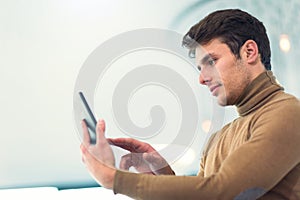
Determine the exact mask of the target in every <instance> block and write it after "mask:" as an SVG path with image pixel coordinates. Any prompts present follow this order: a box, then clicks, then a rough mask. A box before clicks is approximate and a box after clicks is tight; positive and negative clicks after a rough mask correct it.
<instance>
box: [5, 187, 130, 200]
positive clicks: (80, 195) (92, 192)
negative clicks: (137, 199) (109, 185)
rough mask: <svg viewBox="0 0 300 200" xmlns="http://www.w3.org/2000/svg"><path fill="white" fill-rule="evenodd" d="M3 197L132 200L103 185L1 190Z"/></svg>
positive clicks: (33, 199) (36, 199) (47, 199)
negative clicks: (63, 188) (102, 186)
mask: <svg viewBox="0 0 300 200" xmlns="http://www.w3.org/2000/svg"><path fill="white" fill-rule="evenodd" d="M0 197H1V199H5V200H16V199H24V200H41V199H43V200H66V199H105V200H111V199H112V200H130V199H131V198H129V197H127V196H124V195H120V194H117V195H115V194H114V193H113V191H112V190H108V189H105V188H101V187H95V188H81V189H69V190H58V189H57V188H55V187H38V188H20V189H9V190H0Z"/></svg>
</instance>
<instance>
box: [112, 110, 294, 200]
mask: <svg viewBox="0 0 300 200" xmlns="http://www.w3.org/2000/svg"><path fill="white" fill-rule="evenodd" d="M287 124H288V125H287ZM299 124H300V109H299V106H298V108H297V107H293V106H285V107H284V108H282V109H277V112H276V113H274V112H268V113H266V114H264V115H263V116H260V117H259V118H258V119H257V121H256V122H255V123H254V124H253V125H252V127H251V131H252V135H251V138H250V139H249V141H247V142H246V143H244V144H243V145H241V146H240V147H239V148H238V149H236V150H235V151H234V152H233V153H232V154H230V156H228V157H227V158H226V159H225V161H224V162H223V163H222V166H221V167H220V169H219V171H218V172H217V173H215V174H213V175H211V176H209V177H201V176H197V177H186V176H181V177H174V176H147V175H142V174H131V173H127V172H121V171H117V172H116V176H115V182H114V192H115V193H122V194H126V195H128V196H131V197H133V198H136V199H174V200H176V199H205V200H207V199H234V198H235V197H237V196H238V195H239V194H241V193H242V192H247V191H248V192H249V191H259V192H258V193H259V194H257V196H256V197H258V196H261V195H263V194H264V193H266V192H267V191H269V190H270V189H272V188H273V187H274V186H275V185H277V184H278V183H279V182H280V181H281V180H282V179H283V178H284V177H285V176H286V175H287V174H288V173H289V172H290V171H291V170H292V169H293V168H294V167H295V166H296V165H297V164H298V163H299V161H300V154H299V152H300V126H299ZM124 185H126V187H124ZM248 194H249V193H248ZM253 199H254V198H253Z"/></svg>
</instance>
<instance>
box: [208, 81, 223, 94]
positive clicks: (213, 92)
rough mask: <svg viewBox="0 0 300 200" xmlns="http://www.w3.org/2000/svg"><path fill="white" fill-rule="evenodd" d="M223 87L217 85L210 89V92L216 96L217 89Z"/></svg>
mask: <svg viewBox="0 0 300 200" xmlns="http://www.w3.org/2000/svg"><path fill="white" fill-rule="evenodd" d="M220 86H221V84H217V85H213V86H210V87H209V90H210V92H211V93H212V94H213V95H214V96H215V95H216V94H215V93H216V90H217V88H219V87H220Z"/></svg>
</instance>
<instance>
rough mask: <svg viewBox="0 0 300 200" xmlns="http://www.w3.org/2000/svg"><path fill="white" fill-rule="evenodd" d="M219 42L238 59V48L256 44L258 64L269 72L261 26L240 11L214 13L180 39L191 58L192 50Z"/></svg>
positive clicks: (269, 54)
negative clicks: (258, 56) (258, 57)
mask: <svg viewBox="0 0 300 200" xmlns="http://www.w3.org/2000/svg"><path fill="white" fill-rule="evenodd" d="M216 38H219V39H220V40H221V41H222V42H224V43H225V44H227V46H228V47H229V48H230V50H231V52H232V53H233V54H234V55H235V56H236V57H237V58H240V48H241V47H242V46H243V44H244V43H245V42H246V41H247V40H249V39H251V40H254V41H255V42H256V43H257V46H258V52H259V54H260V57H261V62H262V63H263V64H264V66H265V68H266V69H267V70H271V49H270V42H269V39H268V36H267V33H266V28H265V27H264V25H263V23H262V22H260V21H259V20H258V19H256V18H255V17H253V16H252V15H250V14H249V13H247V12H244V11H242V10H239V9H226V10H218V11H215V12H213V13H211V14H209V15H208V16H206V17H205V18H204V19H202V20H201V21H200V22H198V23H197V24H195V25H194V26H192V27H191V28H190V30H189V31H188V32H187V33H186V34H185V36H184V37H183V41H182V45H183V46H185V47H187V48H188V49H189V50H190V51H189V54H190V55H191V56H195V48H196V47H197V46H198V45H205V44H207V43H208V42H209V41H211V40H212V39H216Z"/></svg>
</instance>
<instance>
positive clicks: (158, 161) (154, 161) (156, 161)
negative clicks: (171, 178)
mask: <svg viewBox="0 0 300 200" xmlns="http://www.w3.org/2000/svg"><path fill="white" fill-rule="evenodd" d="M143 159H144V160H145V161H146V162H147V163H148V164H151V165H152V166H153V167H154V168H155V169H160V168H163V167H165V166H166V165H167V162H166V161H165V159H164V158H163V157H161V155H159V154H158V153H156V152H152V153H144V154H143Z"/></svg>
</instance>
